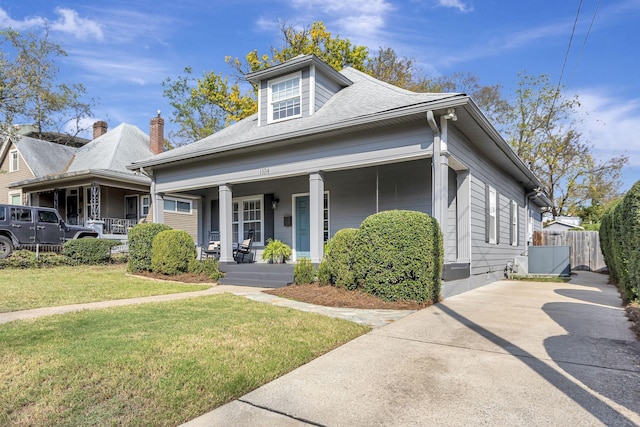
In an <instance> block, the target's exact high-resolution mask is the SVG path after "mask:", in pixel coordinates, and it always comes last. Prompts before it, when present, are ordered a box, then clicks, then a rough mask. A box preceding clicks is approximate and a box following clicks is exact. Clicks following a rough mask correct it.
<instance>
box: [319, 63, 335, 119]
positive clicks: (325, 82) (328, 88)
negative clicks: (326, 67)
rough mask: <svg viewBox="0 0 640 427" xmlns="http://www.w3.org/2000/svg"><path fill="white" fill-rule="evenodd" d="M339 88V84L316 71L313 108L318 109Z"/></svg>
mask: <svg viewBox="0 0 640 427" xmlns="http://www.w3.org/2000/svg"><path fill="white" fill-rule="evenodd" d="M339 90H340V86H339V85H338V84H337V83H335V82H334V81H332V80H329V79H328V78H327V76H325V75H324V74H322V73H318V72H316V100H315V108H316V111H318V110H319V109H320V108H321V107H322V106H323V105H324V104H325V102H327V101H328V100H329V98H331V97H332V96H333V95H334V94H336V93H337V92H338V91H339Z"/></svg>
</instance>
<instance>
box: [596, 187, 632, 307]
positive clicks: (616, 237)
mask: <svg viewBox="0 0 640 427" xmlns="http://www.w3.org/2000/svg"><path fill="white" fill-rule="evenodd" d="M600 246H601V248H602V253H603V255H604V260H605V262H606V264H607V268H608V269H609V275H610V276H611V278H612V279H614V280H615V281H616V282H617V283H618V287H619V288H620V292H621V293H622V297H623V298H624V300H625V301H632V300H640V181H638V182H636V183H635V184H634V185H633V187H631V190H629V192H628V193H627V194H626V195H625V196H624V197H623V198H622V199H621V200H619V201H618V202H616V203H614V204H612V205H611V206H609V208H608V209H607V210H606V212H605V213H604V216H603V218H602V223H601V225H600Z"/></svg>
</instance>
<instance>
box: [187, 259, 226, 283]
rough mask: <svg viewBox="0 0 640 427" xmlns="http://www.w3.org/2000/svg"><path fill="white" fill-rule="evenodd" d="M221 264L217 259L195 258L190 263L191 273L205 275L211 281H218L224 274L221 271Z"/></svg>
mask: <svg viewBox="0 0 640 427" xmlns="http://www.w3.org/2000/svg"><path fill="white" fill-rule="evenodd" d="M219 267H220V263H219V262H218V260H217V259H215V258H204V259H201V260H199V261H198V260H197V259H195V258H193V259H192V260H191V261H189V273H193V274H203V275H205V276H207V277H208V278H209V279H212V280H216V281H217V280H218V279H220V278H221V277H223V273H222V272H221V271H220V270H219Z"/></svg>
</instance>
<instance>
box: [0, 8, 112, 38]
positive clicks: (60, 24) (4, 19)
mask: <svg viewBox="0 0 640 427" xmlns="http://www.w3.org/2000/svg"><path fill="white" fill-rule="evenodd" d="M55 12H56V14H57V15H58V16H59V18H58V19H56V20H50V19H47V18H44V17H42V16H33V17H26V18H24V19H22V20H15V19H13V18H11V17H10V16H9V14H8V13H7V12H6V11H5V10H4V9H2V8H0V26H2V27H4V28H13V29H15V30H30V29H33V28H39V27H44V26H49V28H50V29H51V31H58V32H61V33H65V34H70V35H72V36H74V37H76V38H78V39H81V40H86V39H88V38H95V39H96V40H102V39H103V36H104V35H103V32H102V27H101V25H100V24H98V23H97V22H96V21H92V20H90V19H87V18H81V17H80V16H79V15H78V12H76V11H75V10H73V9H67V8H57V9H56V10H55Z"/></svg>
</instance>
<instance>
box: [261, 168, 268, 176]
mask: <svg viewBox="0 0 640 427" xmlns="http://www.w3.org/2000/svg"><path fill="white" fill-rule="evenodd" d="M260 175H269V168H260Z"/></svg>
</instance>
